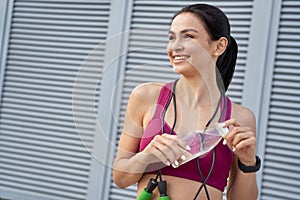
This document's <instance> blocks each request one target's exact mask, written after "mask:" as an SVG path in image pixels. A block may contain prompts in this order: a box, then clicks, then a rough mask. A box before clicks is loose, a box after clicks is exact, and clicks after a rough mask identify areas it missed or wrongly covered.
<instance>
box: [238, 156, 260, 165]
mask: <svg viewBox="0 0 300 200" xmlns="http://www.w3.org/2000/svg"><path fill="white" fill-rule="evenodd" d="M239 160H240V159H239ZM240 162H241V163H242V164H243V165H245V166H254V165H255V164H256V156H255V157H253V158H252V159H251V160H250V161H243V160H240Z"/></svg>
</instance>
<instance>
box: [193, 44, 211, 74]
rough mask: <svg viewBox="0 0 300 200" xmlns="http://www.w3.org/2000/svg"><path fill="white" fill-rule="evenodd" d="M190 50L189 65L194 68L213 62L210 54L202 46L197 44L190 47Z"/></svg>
mask: <svg viewBox="0 0 300 200" xmlns="http://www.w3.org/2000/svg"><path fill="white" fill-rule="evenodd" d="M190 50H191V52H192V59H191V63H192V64H193V65H194V66H195V67H197V68H198V67H202V66H203V65H204V66H207V65H208V64H211V63H212V62H213V60H212V57H211V55H210V53H209V52H208V51H207V50H206V48H204V47H203V46H201V45H199V44H197V45H193V46H190Z"/></svg>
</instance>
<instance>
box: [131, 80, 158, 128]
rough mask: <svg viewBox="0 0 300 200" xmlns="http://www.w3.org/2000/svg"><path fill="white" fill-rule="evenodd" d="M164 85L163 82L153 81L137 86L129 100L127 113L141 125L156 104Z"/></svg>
mask: <svg viewBox="0 0 300 200" xmlns="http://www.w3.org/2000/svg"><path fill="white" fill-rule="evenodd" d="M162 87H163V84H161V83H152V82H151V83H143V84H140V85H138V86H136V87H135V88H134V89H133V90H132V92H131V94H130V97H129V100H128V105H127V115H129V116H130V117H131V119H134V121H135V122H136V123H138V124H140V125H141V124H142V122H143V121H144V117H145V116H146V115H148V113H149V110H151V108H152V107H153V106H154V105H155V104H156V101H157V99H158V96H159V93H160V90H161V88H162Z"/></svg>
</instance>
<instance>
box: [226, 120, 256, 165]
mask: <svg viewBox="0 0 300 200" xmlns="http://www.w3.org/2000/svg"><path fill="white" fill-rule="evenodd" d="M223 123H224V124H223V127H228V128H229V132H228V134H227V135H226V136H225V138H224V143H226V144H227V146H228V147H229V148H230V149H232V151H233V152H234V154H235V155H236V156H237V157H238V158H239V160H240V161H241V162H242V163H243V164H244V165H248V166H252V165H255V163H256V158H255V155H256V135H255V132H254V131H253V130H252V129H251V128H250V127H244V126H241V125H240V124H239V123H238V122H237V120H236V119H230V120H227V121H225V122H223Z"/></svg>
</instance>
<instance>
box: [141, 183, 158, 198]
mask: <svg viewBox="0 0 300 200" xmlns="http://www.w3.org/2000/svg"><path fill="white" fill-rule="evenodd" d="M156 186H157V181H156V180H155V179H153V178H151V179H150V180H149V182H148V185H147V187H146V188H144V189H143V190H142V192H141V193H140V195H139V196H138V198H137V200H150V199H151V197H152V195H153V193H152V191H153V190H154V189H155V188H156Z"/></svg>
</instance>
